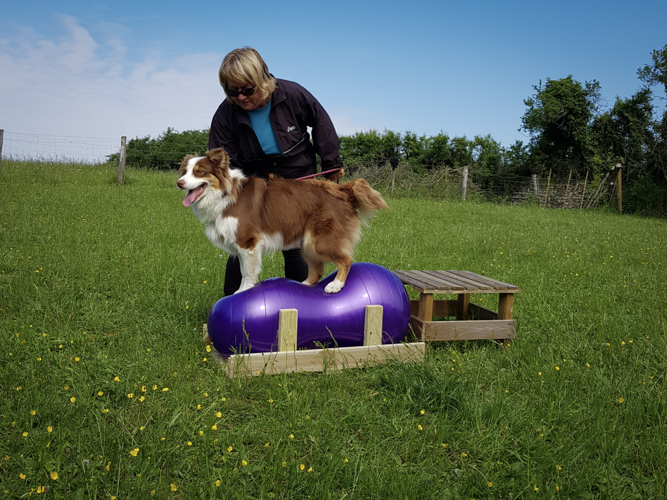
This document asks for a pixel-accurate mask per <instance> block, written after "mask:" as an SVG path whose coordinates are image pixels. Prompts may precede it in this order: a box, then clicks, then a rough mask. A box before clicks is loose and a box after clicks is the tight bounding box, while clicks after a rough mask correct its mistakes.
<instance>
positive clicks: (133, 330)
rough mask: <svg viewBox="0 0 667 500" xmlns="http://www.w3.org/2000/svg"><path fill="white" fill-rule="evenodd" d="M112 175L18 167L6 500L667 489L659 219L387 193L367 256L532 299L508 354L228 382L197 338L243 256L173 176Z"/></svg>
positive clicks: (463, 349)
mask: <svg viewBox="0 0 667 500" xmlns="http://www.w3.org/2000/svg"><path fill="white" fill-rule="evenodd" d="M115 176H116V174H115V171H114V169H113V168H112V167H109V166H98V167H85V166H83V167H82V166H68V165H55V164H30V163H15V162H9V161H4V162H3V163H2V168H1V170H0V228H1V229H0V337H1V339H2V346H3V348H2V350H1V351H0V496H3V497H6V498H21V497H24V496H26V495H28V494H30V493H33V494H37V493H41V494H44V493H46V495H45V496H48V497H52V498H112V497H117V498H118V499H125V498H141V499H143V498H150V494H151V493H152V492H154V495H155V496H154V497H155V498H184V499H191V498H312V499H325V498H337V499H339V498H373V499H386V498H392V499H393V498H406V499H413V498H434V499H448V498H451V499H460V498H464V499H468V498H475V499H482V498H494V499H495V498H513V499H516V498H584V499H587V498H605V499H606V498H619V499H626V498H638V499H640V498H641V499H646V498H664V497H665V496H667V479H666V478H667V465H666V464H667V397H666V392H667V342H666V333H667V322H666V319H667V312H665V311H666V309H667V308H665V303H666V302H667V286H666V281H667V280H666V278H667V272H666V271H665V268H666V266H667V254H666V252H667V223H666V222H665V221H664V220H655V219H642V218H637V217H628V216H618V215H616V214H610V213H604V212H592V211H559V210H543V209H540V208H538V207H535V206H518V207H513V206H501V205H492V204H481V203H457V202H445V201H433V200H430V201H429V200H427V201H425V200H415V199H394V200H389V204H390V209H389V210H387V211H385V212H383V213H381V214H380V215H379V216H378V217H377V218H376V219H374V220H373V221H371V225H370V227H369V228H368V229H367V230H366V231H365V233H364V237H363V238H362V241H361V243H360V244H359V246H358V250H357V260H359V261H370V262H375V263H377V264H380V265H383V266H385V267H387V268H389V269H466V270H470V271H473V272H477V273H480V274H485V275H487V276H490V277H492V278H496V279H499V280H502V281H506V282H509V283H512V284H514V285H518V286H520V287H521V289H522V292H521V293H520V294H518V295H517V296H516V298H515V301H514V317H515V318H516V319H517V321H518V329H517V338H516V340H515V341H514V342H512V344H511V346H510V347H508V348H501V347H498V346H497V345H496V344H494V343H492V342H490V341H477V342H452V343H442V344H439V345H435V346H433V348H432V349H430V350H429V352H428V354H427V358H426V360H425V361H424V362H423V363H422V364H398V363H396V364H390V365H386V366H381V367H374V368H366V369H360V370H348V371H343V372H339V373H323V374H300V375H280V376H260V377H255V378H252V379H249V380H243V379H240V380H239V379H232V380H230V379H227V378H226V377H224V376H223V374H222V371H221V370H220V368H219V366H218V365H217V364H216V362H215V361H214V360H213V358H212V353H209V352H207V351H206V349H205V345H204V344H203V343H202V341H201V327H202V324H203V323H204V322H205V321H206V318H207V314H208V311H209V309H210V307H211V306H212V305H213V303H214V302H215V301H216V300H217V299H219V298H220V297H221V295H222V282H223V278H224V262H225V259H226V256H222V257H221V256H220V254H221V252H220V251H218V250H217V249H215V248H214V247H213V246H212V245H211V244H210V243H209V241H208V240H207V239H206V237H205V235H204V231H203V227H202V226H201V225H200V224H199V223H198V221H197V220H196V219H195V218H194V217H193V215H192V212H191V210H189V209H186V208H184V207H183V206H182V205H181V200H182V198H183V195H182V193H181V192H179V191H178V190H177V189H176V187H175V180H176V174H175V173H168V174H163V173H154V172H146V171H133V170H130V171H128V172H126V184H125V185H123V186H118V185H117V184H116V183H115ZM281 260H282V258H281V257H280V256H275V257H267V258H266V259H265V270H264V272H263V275H262V277H263V278H266V277H270V276H276V275H280V272H281ZM328 270H333V269H332V268H330V267H329V268H328ZM411 294H412V295H413V297H414V296H415V295H414V293H413V292H411ZM477 297H481V298H477ZM473 301H479V303H481V304H482V305H483V306H485V307H488V308H491V309H493V308H495V307H496V306H497V299H496V302H495V303H494V302H493V300H492V299H491V296H488V295H480V296H473ZM130 395H131V396H130ZM422 411H423V414H422V413H421V412H422ZM33 412H34V414H33ZM213 426H215V427H216V429H214V428H213ZM134 455H136V456H134ZM53 472H55V473H57V479H52V478H51V473H53ZM39 488H41V489H39ZM45 489H46V491H45Z"/></svg>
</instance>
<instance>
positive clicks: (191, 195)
mask: <svg viewBox="0 0 667 500" xmlns="http://www.w3.org/2000/svg"><path fill="white" fill-rule="evenodd" d="M200 187H201V186H200ZM200 187H197V188H195V189H191V190H190V191H188V194H187V195H185V198H184V199H183V206H184V207H189V206H190V205H192V204H193V203H194V202H195V201H196V200H197V194H198V193H200V192H201V189H200Z"/></svg>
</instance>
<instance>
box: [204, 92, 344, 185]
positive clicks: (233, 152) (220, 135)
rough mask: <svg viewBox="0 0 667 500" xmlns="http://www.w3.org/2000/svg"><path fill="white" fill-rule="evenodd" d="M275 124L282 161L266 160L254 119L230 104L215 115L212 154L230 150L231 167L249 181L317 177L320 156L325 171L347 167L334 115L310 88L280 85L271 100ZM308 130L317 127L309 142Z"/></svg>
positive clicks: (211, 142)
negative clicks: (237, 169) (325, 108)
mask: <svg viewBox="0 0 667 500" xmlns="http://www.w3.org/2000/svg"><path fill="white" fill-rule="evenodd" d="M271 99H272V102H271V114H270V121H271V126H272V127H273V132H274V133H275V135H276V139H277V140H278V145H279V146H280V151H281V153H282V154H281V155H280V156H267V155H266V154H264V151H262V146H261V145H260V144H259V140H258V139H257V136H256V135H255V132H254V131H253V130H252V126H251V125H250V118H249V116H248V113H246V112H245V111H244V110H243V109H241V108H240V107H239V106H237V105H236V104H234V103H233V102H231V100H229V99H225V100H224V101H222V104H220V106H219V107H218V110H217V111H216V112H215V115H213V121H212V122H211V130H210V132H209V136H208V148H209V149H215V148H219V147H222V148H225V151H226V152H227V154H228V155H229V158H230V162H231V166H232V167H235V168H240V169H241V170H243V173H244V174H246V175H248V176H249V175H256V176H258V177H263V178H267V177H268V176H269V174H276V175H279V176H280V177H284V178H286V179H296V178H298V177H303V176H305V175H310V174H314V173H315V172H316V158H315V154H317V155H318V156H319V157H320V159H321V161H322V170H330V169H333V168H338V167H342V166H343V163H342V160H341V158H340V155H339V153H338V147H339V141H338V135H337V134H336V130H335V129H334V126H333V123H332V121H331V118H329V115H328V114H327V112H326V111H325V110H324V108H323V107H322V105H321V104H320V103H319V102H318V101H317V99H315V97H313V95H312V94H311V93H310V92H308V91H307V90H306V89H305V88H303V87H302V86H301V85H299V84H298V83H295V82H290V81H287V80H279V79H276V88H275V90H274V91H273V94H272V96H271ZM308 127H312V132H313V142H312V144H311V142H310V134H309V133H308Z"/></svg>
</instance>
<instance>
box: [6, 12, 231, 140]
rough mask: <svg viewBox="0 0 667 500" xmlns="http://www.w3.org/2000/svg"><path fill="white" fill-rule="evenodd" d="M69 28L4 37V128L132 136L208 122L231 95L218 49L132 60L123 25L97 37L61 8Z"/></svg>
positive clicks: (203, 125) (149, 54) (133, 51)
mask: <svg viewBox="0 0 667 500" xmlns="http://www.w3.org/2000/svg"><path fill="white" fill-rule="evenodd" d="M61 23H62V28H63V34H62V36H60V37H58V38H57V39H49V38H47V37H45V36H43V35H42V34H40V33H37V32H35V31H34V30H32V29H29V28H24V29H22V30H21V31H20V32H19V33H18V35H16V36H14V37H12V38H11V39H8V38H4V39H2V38H0V67H1V68H2V71H0V128H3V129H4V130H5V131H8V132H16V133H24V134H47V135H61V136H62V135H66V136H78V137H109V138H120V136H121V135H125V136H127V137H128V138H133V137H137V136H139V137H143V136H146V135H151V136H156V135H158V134H160V133H161V132H163V131H165V130H166V129H167V127H173V128H175V129H177V130H179V131H183V130H193V129H203V128H206V127H208V125H209V123H210V119H211V117H212V116H213V113H214V111H215V109H216V108H217V106H218V104H219V103H220V101H221V100H222V98H223V97H224V95H223V92H222V90H221V89H220V86H219V84H218V82H217V69H218V66H219V64H220V61H221V59H222V56H221V55H218V54H212V53H209V54H192V55H190V56H187V57H181V58H179V59H176V60H174V61H168V62H165V61H164V60H163V59H162V57H161V54H160V53H159V52H156V51H154V50H153V51H151V52H146V53H143V54H142V55H141V57H140V58H139V59H138V60H131V58H130V55H132V54H136V53H137V51H138V50H140V49H138V48H135V47H127V46H126V44H125V42H124V39H123V33H122V30H119V31H120V32H121V34H120V35H119V34H118V33H114V32H113V30H111V29H108V27H107V29H106V30H104V31H106V32H107V33H109V36H108V37H107V38H105V39H96V38H95V37H93V36H92V35H91V32H90V31H89V30H87V29H86V28H84V27H82V26H81V25H80V23H79V21H78V20H77V19H76V18H73V17H70V16H62V17H61Z"/></svg>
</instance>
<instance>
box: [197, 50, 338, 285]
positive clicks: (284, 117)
mask: <svg viewBox="0 0 667 500" xmlns="http://www.w3.org/2000/svg"><path fill="white" fill-rule="evenodd" d="M218 76H219V79H220V84H221V85H222V88H223V89H224V91H225V94H226V96H227V98H226V99H225V100H224V101H223V102H222V104H220V106H219V107H218V110H217V111H216V112H215V115H213V121H212V122H211V130H210V132H209V139H208V147H209V149H215V148H219V147H222V148H224V149H225V151H226V152H227V154H228V155H229V159H230V163H231V166H232V167H234V168H239V169H241V170H242V171H243V173H244V174H245V175H247V176H250V175H256V176H257V177H262V178H268V177H269V175H270V174H274V175H277V176H280V177H284V178H286V179H298V178H299V177H304V176H306V175H312V174H314V173H316V171H317V170H316V166H317V160H316V155H317V156H319V157H320V159H321V163H322V171H326V170H332V169H339V170H337V171H335V172H333V173H331V174H329V175H328V176H327V178H328V179H330V180H333V181H337V180H338V179H339V178H340V177H341V175H342V173H343V170H342V167H343V162H342V160H341V158H340V155H339V153H338V147H339V142H338V135H337V134H336V130H335V128H334V126H333V123H332V122H331V118H329V115H328V114H327V112H326V111H325V110H324V108H323V107H322V105H321V104H320V103H319V102H318V101H317V99H315V98H314V97H313V96H312V94H311V93H310V92H308V91H307V90H306V89H305V88H303V87H302V86H301V85H299V84H298V83H295V82H290V81H287V80H281V79H277V78H274V77H273V75H271V74H270V73H269V69H268V67H267V65H266V63H265V62H264V59H262V57H261V56H260V55H259V53H258V52H257V51H256V50H255V49H252V48H250V47H244V48H242V49H236V50H233V51H232V52H230V53H229V54H227V55H226V56H225V58H224V59H223V61H222V65H221V66H220V70H219V72H218ZM308 127H311V129H312V134H313V140H312V143H311V141H310V134H309V133H308ZM283 255H284V257H285V277H286V278H289V279H293V280H296V281H304V280H305V279H306V278H307V277H308V265H307V264H306V263H305V261H304V260H303V259H302V257H301V250H299V249H296V250H288V251H285V252H283ZM240 286H241V266H240V263H239V260H238V258H236V257H235V256H231V255H230V257H229V259H228V260H227V268H226V272H225V286H224V292H225V295H231V294H233V293H234V292H235V291H236V290H238V289H239V287H240Z"/></svg>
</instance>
